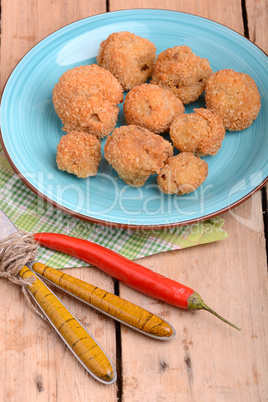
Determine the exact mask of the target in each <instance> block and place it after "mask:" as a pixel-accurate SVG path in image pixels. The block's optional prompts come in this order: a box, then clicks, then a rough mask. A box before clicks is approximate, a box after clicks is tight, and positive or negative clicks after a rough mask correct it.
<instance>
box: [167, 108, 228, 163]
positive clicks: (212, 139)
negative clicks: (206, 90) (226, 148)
mask: <svg viewBox="0 0 268 402" xmlns="http://www.w3.org/2000/svg"><path fill="white" fill-rule="evenodd" d="M224 137H225V128H224V126H223V124H222V120H221V117H220V116H219V115H218V114H214V113H212V112H211V111H210V110H207V109H203V108H199V109H194V113H189V114H186V113H185V114H183V115H180V116H178V117H177V118H176V119H175V120H174V121H173V123H172V125H171V127H170V138H171V141H172V143H173V146H174V147H176V148H177V149H179V150H180V151H181V152H192V153H193V154H195V155H198V156H204V155H216V153H217V152H218V150H219V149H220V147H221V144H222V141H223V139H224Z"/></svg>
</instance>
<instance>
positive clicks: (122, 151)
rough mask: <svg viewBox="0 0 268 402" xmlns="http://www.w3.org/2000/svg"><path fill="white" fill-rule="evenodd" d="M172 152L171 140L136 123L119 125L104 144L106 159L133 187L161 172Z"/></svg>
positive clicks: (142, 183)
mask: <svg viewBox="0 0 268 402" xmlns="http://www.w3.org/2000/svg"><path fill="white" fill-rule="evenodd" d="M172 154H173V147H172V145H171V143H170V142H169V141H166V140H164V138H163V137H161V136H160V135H157V134H154V133H152V132H151V131H149V130H147V129H146V128H143V127H138V126H135V125H130V126H121V127H119V128H116V129H115V130H114V132H113V133H112V134H111V135H110V136H109V137H108V138H107V140H106V144H105V146H104V157H105V158H106V160H107V161H108V162H109V164H110V165H112V167H113V168H114V169H115V170H116V171H117V173H118V175H119V177H121V179H123V180H124V181H125V183H127V184H129V185H130V186H132V187H141V186H143V185H144V183H145V182H146V180H147V179H148V178H149V176H150V175H152V174H154V173H159V172H160V169H161V168H162V167H163V166H164V163H165V161H166V160H167V158H168V157H170V156H172Z"/></svg>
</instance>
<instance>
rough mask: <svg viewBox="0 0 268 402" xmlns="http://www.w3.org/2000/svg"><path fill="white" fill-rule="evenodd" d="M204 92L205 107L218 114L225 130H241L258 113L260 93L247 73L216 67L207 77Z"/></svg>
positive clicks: (248, 124)
mask: <svg viewBox="0 0 268 402" xmlns="http://www.w3.org/2000/svg"><path fill="white" fill-rule="evenodd" d="M205 91H206V93H205V101H206V108H207V109H210V110H211V111H212V112H215V113H218V114H219V115H220V116H221V118H222V121H223V125H224V127H225V128H226V130H230V131H239V130H244V129H245V128H247V127H249V126H250V125H251V124H252V123H253V121H254V120H255V119H256V118H257V116H258V113H259V111H260V108H261V100H260V94H259V90H258V88H257V85H256V83H255V81H254V80H253V79H252V78H251V77H250V76H249V75H248V74H245V73H238V72H236V71H234V70H231V69H224V70H219V71H217V72H216V73H214V74H213V75H212V76H211V77H210V78H209V79H208V80H207V83H206V87H205Z"/></svg>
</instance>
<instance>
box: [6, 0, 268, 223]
mask: <svg viewBox="0 0 268 402" xmlns="http://www.w3.org/2000/svg"><path fill="white" fill-rule="evenodd" d="M137 11H138V12H140V13H141V14H143V13H147V12H148V11H150V12H151V11H154V12H161V11H162V12H163V11H164V12H166V13H171V14H180V15H189V16H192V17H195V18H197V19H201V20H207V21H210V22H212V23H215V24H216V25H219V26H221V27H223V28H225V29H227V30H230V31H232V32H234V33H235V34H237V35H239V36H241V37H242V38H243V40H246V41H248V42H249V43H251V45H253V46H254V47H256V48H258V49H259V50H260V51H261V52H262V53H263V54H264V55H266V56H267V53H266V52H265V51H264V50H263V49H262V48H261V47H260V46H258V45H256V44H255V43H254V42H253V41H251V40H250V39H249V38H247V37H245V36H244V35H243V34H241V33H240V32H237V31H236V30H234V29H232V28H229V27H227V26H226V25H224V24H221V23H219V22H217V21H214V20H213V19H210V18H206V17H201V16H198V15H195V14H192V13H186V12H181V11H176V10H167V9H161V8H157V9H156V8H135V9H125V10H115V11H110V12H108V13H107V12H103V13H98V14H94V15H92V16H88V17H84V18H80V19H78V20H75V21H73V22H70V23H68V24H66V25H64V26H62V27H61V28H58V29H55V30H54V31H53V32H51V33H50V34H48V35H46V36H45V37H44V38H42V39H41V40H40V41H38V42H37V43H36V44H35V45H33V46H32V47H31V48H30V49H29V50H28V51H27V52H26V53H25V54H24V55H23V56H22V57H21V58H20V59H19V60H18V62H17V63H16V64H15V66H14V67H13V68H12V70H11V72H10V73H9V75H8V77H7V79H6V81H5V83H4V85H3V89H2V92H1V96H0V106H1V104H2V98H3V95H4V93H5V88H6V85H7V83H8V81H9V80H10V78H11V76H12V74H13V73H14V71H15V70H16V68H17V67H18V66H19V64H20V63H21V62H22V60H23V59H24V58H25V57H26V56H27V55H28V54H29V53H30V52H32V51H33V50H34V48H35V47H37V46H39V45H40V44H41V43H42V42H43V41H45V40H47V39H48V38H49V37H50V36H52V35H54V34H55V33H57V32H59V31H61V30H63V29H67V28H68V27H69V26H71V25H75V24H77V23H79V22H81V21H86V20H91V19H94V18H99V17H103V16H107V15H111V14H126V13H134V12H137ZM0 143H1V146H2V149H3V152H4V154H5V156H6V158H7V160H8V162H9V164H10V166H11V168H12V169H13V171H14V173H15V174H16V175H17V177H18V178H19V179H20V180H21V181H22V182H23V183H24V184H25V185H26V186H27V187H28V188H29V189H30V190H31V191H32V192H33V193H34V194H35V195H36V196H37V197H39V198H40V199H42V200H43V201H45V202H47V203H48V204H50V205H51V206H53V207H55V208H56V209H58V210H60V211H62V212H64V213H66V214H68V215H71V216H73V217H75V218H78V219H81V220H83V221H86V222H90V223H94V224H98V225H102V226H106V227H111V228H119V229H127V230H163V229H171V228H176V227H180V226H185V225H191V224H196V223H198V222H203V221H205V220H208V219H211V218H213V217H215V216H217V215H221V214H223V213H224V212H227V211H230V210H231V209H233V208H235V207H236V206H238V205H240V204H242V203H243V202H245V201H246V200H247V199H249V198H251V197H252V196H253V194H255V193H256V192H258V191H259V190H260V189H261V188H263V187H264V186H265V184H266V183H267V182H268V175H267V176H266V177H265V178H264V179H263V181H262V182H261V183H260V184H259V185H257V186H256V187H254V188H253V189H252V190H251V191H250V192H249V193H247V194H246V195H245V196H243V197H242V198H240V199H239V200H237V201H235V202H233V203H232V204H230V205H227V206H226V207H224V208H220V209H218V210H217V211H214V212H212V213H209V214H207V215H203V216H200V217H197V218H193V219H187V220H184V221H180V222H173V223H163V224H142V223H140V224H139V223H137V224H129V223H120V222H116V221H112V220H105V219H99V218H96V217H92V216H88V215H85V214H81V213H79V212H76V211H73V210H71V209H69V208H67V207H65V206H64V205H61V204H59V203H57V202H56V201H54V200H53V199H51V198H49V197H48V196H46V195H45V194H43V193H42V192H40V191H38V189H37V188H36V187H35V186H34V185H33V184H31V183H30V182H29V181H28V180H27V179H26V178H25V176H24V175H23V174H22V173H21V172H20V171H19V169H18V168H17V167H16V165H15V163H14V162H13V160H12V158H11V156H10V154H9V152H8V151H7V148H6V146H5V142H4V139H3V135H2V131H1V124H0Z"/></svg>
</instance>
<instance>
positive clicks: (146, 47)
mask: <svg viewBox="0 0 268 402" xmlns="http://www.w3.org/2000/svg"><path fill="white" fill-rule="evenodd" d="M155 59H156V47H155V45H154V44H153V43H152V42H150V41H149V40H148V39H146V38H142V37H140V36H138V35H135V34H134V33H131V32H127V31H123V32H114V33H112V34H111V35H109V36H108V38H107V39H106V40H104V41H102V42H101V44H100V48H99V52H98V56H97V63H98V65H99V66H101V67H104V68H106V69H107V70H109V71H110V72H111V73H112V74H113V75H114V76H115V77H116V78H117V79H118V81H119V82H120V84H121V85H122V87H123V88H124V90H130V89H131V88H133V87H134V86H135V85H138V84H142V83H144V82H146V81H147V79H148V78H149V77H150V76H151V74H152V70H153V64H154V61H155Z"/></svg>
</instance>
